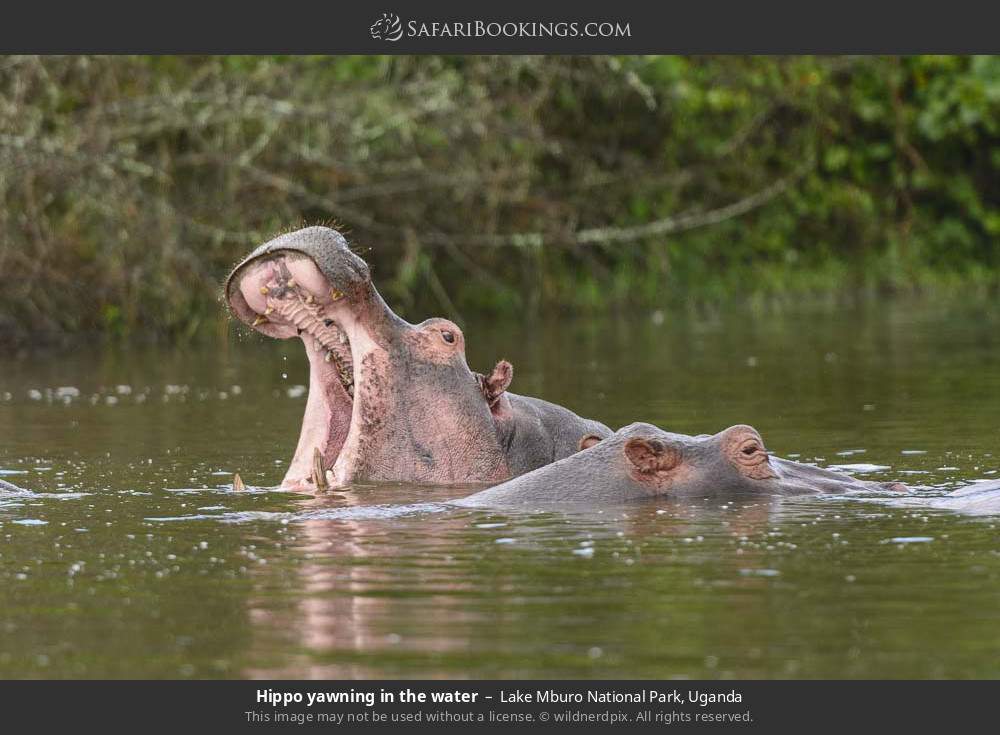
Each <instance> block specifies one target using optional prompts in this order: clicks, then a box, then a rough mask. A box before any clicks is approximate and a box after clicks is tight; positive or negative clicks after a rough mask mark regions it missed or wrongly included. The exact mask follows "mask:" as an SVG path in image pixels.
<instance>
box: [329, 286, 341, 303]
mask: <svg viewBox="0 0 1000 735" xmlns="http://www.w3.org/2000/svg"><path fill="white" fill-rule="evenodd" d="M330 298H331V299H333V300H334V301H340V300H341V299H342V298H344V292H343V291H338V290H337V289H335V288H331V289H330Z"/></svg>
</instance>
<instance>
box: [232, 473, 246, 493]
mask: <svg viewBox="0 0 1000 735" xmlns="http://www.w3.org/2000/svg"><path fill="white" fill-rule="evenodd" d="M246 489H247V486H246V483H245V482H243V478H242V477H240V473H239V472H237V473H236V474H235V475H233V490H236V491H237V492H243V491H244V490H246Z"/></svg>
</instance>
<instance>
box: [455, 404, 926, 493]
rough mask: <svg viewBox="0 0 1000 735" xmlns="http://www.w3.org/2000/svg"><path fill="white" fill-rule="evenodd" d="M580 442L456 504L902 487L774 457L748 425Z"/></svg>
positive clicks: (630, 432)
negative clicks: (699, 432)
mask: <svg viewBox="0 0 1000 735" xmlns="http://www.w3.org/2000/svg"><path fill="white" fill-rule="evenodd" d="M580 446H581V448H582V449H584V450H585V451H581V452H579V453H578V454H575V455H573V456H572V457H567V458H565V459H562V460H560V461H558V462H555V463H554V464H550V465H548V466H546V467H542V468H541V469H538V470H535V471H534V472H530V473H528V474H526V475H522V476H521V477H517V478H515V479H513V480H510V481H508V482H505V483H503V484H501V485H497V486H495V487H491V488H489V489H487V490H483V491H481V492H478V493H476V494H474V495H470V496H469V497H467V498H463V499H461V500H457V501H454V504H455V505H463V506H473V507H499V506H516V505H543V504H547V503H552V502H573V503H586V504H598V503H609V502H610V503H614V502H622V501H630V500H639V499H643V498H650V497H654V496H670V497H680V498H683V497H686V496H704V495H710V494H733V495H741V494H750V493H756V494H769V495H801V494H805V493H843V492H847V491H849V490H872V489H876V490H903V491H905V490H906V486H905V485H902V484H901V483H897V482H890V483H876V482H866V481H864V480H857V479H855V478H853V477H851V476H849V475H846V474H843V473H841V472H835V471H833V470H827V469H823V468H821V467H813V466H811V465H805V464H800V463H798V462H792V461H790V460H786V459H779V458H777V457H772V456H770V455H769V454H768V453H767V450H766V449H765V448H764V440H763V439H762V438H761V436H760V434H759V433H758V431H757V430H756V429H754V428H753V427H752V426H744V425H739V426H731V427H729V428H728V429H726V430H725V431H720V432H719V433H718V434H713V435H711V436H709V435H707V434H705V435H701V436H687V435H685V434H671V433H669V432H666V431H663V430H662V429H659V428H657V427H655V426H653V425H652V424H642V423H637V424H630V425H629V426H626V427H625V428H623V429H620V430H619V431H617V432H615V433H614V434H613V435H611V436H610V437H607V438H602V437H600V436H599V435H596V434H594V435H587V436H584V437H582V439H581V441H580Z"/></svg>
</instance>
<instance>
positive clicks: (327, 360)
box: [323, 350, 333, 362]
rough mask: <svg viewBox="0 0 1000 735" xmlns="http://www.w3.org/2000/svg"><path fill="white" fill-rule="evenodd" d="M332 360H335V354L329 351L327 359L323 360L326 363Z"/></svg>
mask: <svg viewBox="0 0 1000 735" xmlns="http://www.w3.org/2000/svg"><path fill="white" fill-rule="evenodd" d="M332 359H333V353H332V352H330V351H329V350H328V351H327V353H326V357H324V358H323V361H324V362H330V360H332Z"/></svg>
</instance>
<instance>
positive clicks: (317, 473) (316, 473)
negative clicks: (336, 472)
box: [312, 447, 330, 490]
mask: <svg viewBox="0 0 1000 735" xmlns="http://www.w3.org/2000/svg"><path fill="white" fill-rule="evenodd" d="M312 481H313V484H314V485H315V486H316V489H317V490H328V489H329V487H330V486H329V485H327V484H326V473H325V472H324V471H323V455H322V454H320V452H319V447H313V470H312Z"/></svg>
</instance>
